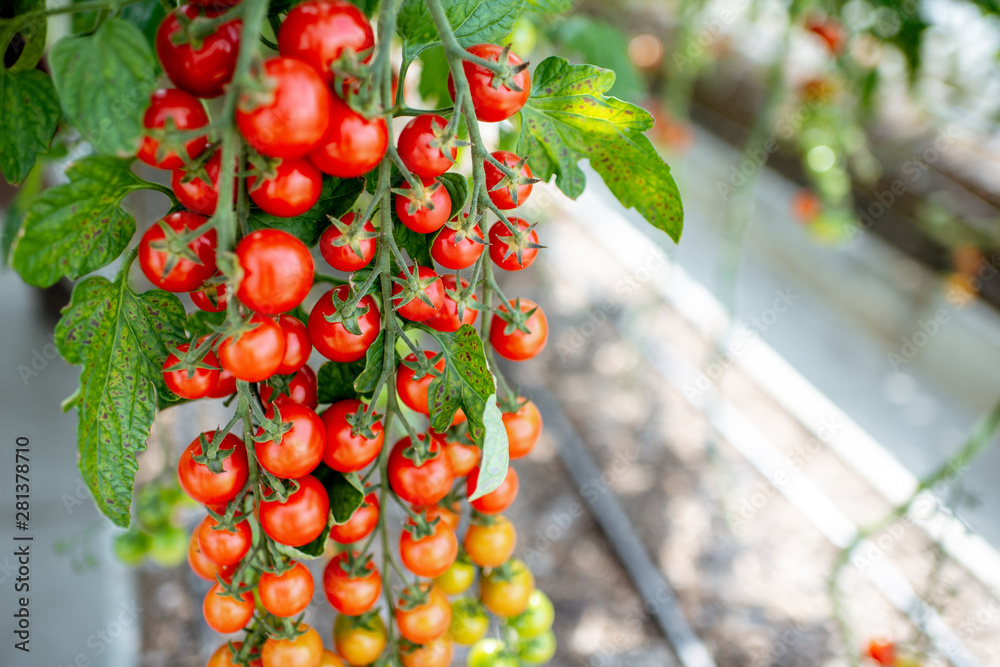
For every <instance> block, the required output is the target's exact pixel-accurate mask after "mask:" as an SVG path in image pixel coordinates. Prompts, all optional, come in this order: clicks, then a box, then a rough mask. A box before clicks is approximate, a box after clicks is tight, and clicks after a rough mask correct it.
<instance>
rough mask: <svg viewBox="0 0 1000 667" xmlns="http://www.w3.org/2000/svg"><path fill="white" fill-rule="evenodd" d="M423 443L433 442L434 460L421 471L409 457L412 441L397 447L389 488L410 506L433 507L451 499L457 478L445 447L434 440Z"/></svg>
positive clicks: (392, 455)
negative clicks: (407, 452) (450, 494)
mask: <svg viewBox="0 0 1000 667" xmlns="http://www.w3.org/2000/svg"><path fill="white" fill-rule="evenodd" d="M421 440H425V441H426V440H429V441H430V442H429V443H428V445H429V446H428V449H429V451H430V458H428V459H426V460H425V461H424V462H423V464H422V465H420V466H419V467H418V466H417V465H416V463H414V462H413V460H412V459H410V458H408V457H407V456H406V454H405V452H406V450H407V449H409V447H410V439H409V438H403V439H402V440H400V441H398V442H397V443H396V444H395V445H394V446H393V448H392V452H390V454H389V467H388V474H389V486H391V487H392V490H393V491H395V492H396V495H397V496H399V497H400V498H402V499H403V500H405V501H406V502H408V503H413V504H415V505H433V504H434V503H436V502H438V501H439V500H441V499H442V498H444V497H445V496H446V495H448V492H449V491H451V484H452V482H453V481H454V479H455V477H454V474H453V473H452V471H451V465H450V464H449V463H448V458H447V457H446V456H445V455H444V451H443V450H442V449H441V443H440V442H439V441H438V440H437V439H436V438H432V437H430V436H422V437H421Z"/></svg>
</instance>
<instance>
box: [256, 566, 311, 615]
mask: <svg viewBox="0 0 1000 667" xmlns="http://www.w3.org/2000/svg"><path fill="white" fill-rule="evenodd" d="M314 587H315V584H314V583H313V576H312V573H311V572H309V569H308V568H307V567H306V566H305V565H303V564H302V563H295V565H294V566H292V569H290V570H287V571H285V572H282V573H281V574H280V575H278V574H275V573H273V572H264V573H262V574H261V575H260V581H259V582H258V583H257V592H258V593H260V602H261V604H263V605H264V608H265V609H267V610H268V611H269V612H271V613H272V614H274V615H275V616H279V617H281V618H291V617H292V616H298V615H299V614H301V613H302V612H303V611H305V609H306V607H308V606H309V601H310V600H312V596H313V590H314Z"/></svg>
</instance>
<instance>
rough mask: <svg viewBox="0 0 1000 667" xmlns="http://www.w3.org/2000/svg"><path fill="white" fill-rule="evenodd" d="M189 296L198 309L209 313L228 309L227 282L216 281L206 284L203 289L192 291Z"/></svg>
mask: <svg viewBox="0 0 1000 667" xmlns="http://www.w3.org/2000/svg"><path fill="white" fill-rule="evenodd" d="M188 296H190V297H191V301H192V302H193V303H194V305H195V307H196V308H198V310H204V311H205V312H207V313H221V312H222V311H224V310H225V309H226V284H225V283H216V284H214V285H204V286H202V288H201V289H198V290H195V291H193V292H190V293H189V294H188Z"/></svg>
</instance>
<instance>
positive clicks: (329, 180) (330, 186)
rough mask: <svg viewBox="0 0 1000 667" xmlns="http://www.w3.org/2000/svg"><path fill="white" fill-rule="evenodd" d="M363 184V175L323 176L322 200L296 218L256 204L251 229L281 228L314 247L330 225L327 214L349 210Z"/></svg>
mask: <svg viewBox="0 0 1000 667" xmlns="http://www.w3.org/2000/svg"><path fill="white" fill-rule="evenodd" d="M364 187H365V182H364V179H361V178H347V179H340V178H333V177H331V176H324V177H323V191H322V192H321V193H320V195H319V201H317V202H316V204H315V205H314V206H313V207H312V208H311V209H309V210H308V211H306V212H305V213H303V214H302V215H300V216H297V217H295V218H279V217H278V216H276V215H271V214H270V213H265V212H264V211H262V210H260V209H259V208H257V207H253V208H251V209H250V218H249V223H250V231H257V230H258V229H267V228H270V229H280V230H282V231H285V232H288V233H289V234H291V235H292V236H294V237H296V238H297V239H299V240H300V241H302V242H303V243H305V244H306V245H307V246H309V247H310V248H311V247H312V246H314V245H316V244H317V243H319V237H320V235H321V234H322V233H323V230H325V229H326V228H327V227H329V226H330V219H329V218H328V217H327V216H332V217H334V218H339V217H340V216H342V215H344V214H345V213H347V212H348V211H350V210H351V207H352V206H354V202H356V201H357V200H358V197H359V196H360V195H361V192H362V191H363V190H364Z"/></svg>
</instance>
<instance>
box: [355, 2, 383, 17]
mask: <svg viewBox="0 0 1000 667" xmlns="http://www.w3.org/2000/svg"><path fill="white" fill-rule="evenodd" d="M349 1H350V3H351V4H352V5H354V6H355V7H357V8H358V9H360V10H361V11H362V12H364V14H365V16H367V17H368V18H371V17H372V16H374V15H375V12H376V11H377V10H378V2H379V0H349Z"/></svg>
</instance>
